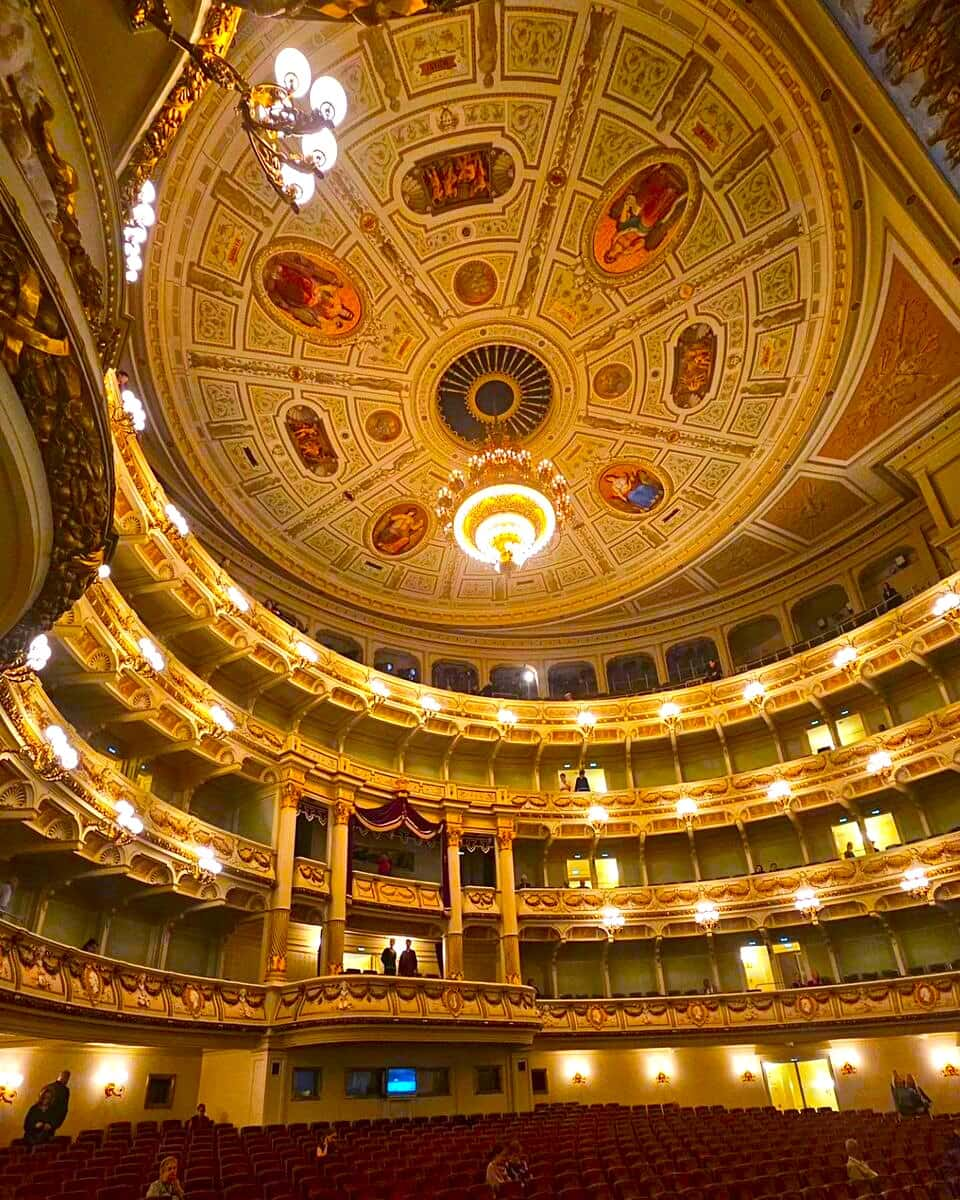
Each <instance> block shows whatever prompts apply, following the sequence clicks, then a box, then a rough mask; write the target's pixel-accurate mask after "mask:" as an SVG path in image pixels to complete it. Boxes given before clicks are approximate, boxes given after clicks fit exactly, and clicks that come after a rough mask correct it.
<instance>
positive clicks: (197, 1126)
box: [187, 1104, 213, 1133]
mask: <svg viewBox="0 0 960 1200" xmlns="http://www.w3.org/2000/svg"><path fill="white" fill-rule="evenodd" d="M187 1128H188V1129H189V1130H190V1132H191V1133H199V1132H200V1131H201V1130H203V1129H212V1128H213V1121H212V1120H211V1119H210V1118H209V1117H208V1116H207V1106H206V1105H205V1104H198V1105H197V1111H196V1112H195V1113H194V1114H193V1116H192V1117H191V1118H190V1120H189V1121H188V1122H187Z"/></svg>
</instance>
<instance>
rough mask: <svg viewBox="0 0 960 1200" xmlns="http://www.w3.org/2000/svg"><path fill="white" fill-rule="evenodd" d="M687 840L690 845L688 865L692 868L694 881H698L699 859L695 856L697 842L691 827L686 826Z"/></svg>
mask: <svg viewBox="0 0 960 1200" xmlns="http://www.w3.org/2000/svg"><path fill="white" fill-rule="evenodd" d="M687 840H688V841H689V843H690V863H691V865H692V866H693V877H694V879H697V880H699V879H700V859H699V857H698V855H697V841H696V838H695V837H694V833H693V825H692V824H691V825H688V826H687Z"/></svg>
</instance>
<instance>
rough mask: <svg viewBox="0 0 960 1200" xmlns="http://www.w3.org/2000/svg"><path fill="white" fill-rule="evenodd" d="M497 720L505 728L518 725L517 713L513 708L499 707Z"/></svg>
mask: <svg viewBox="0 0 960 1200" xmlns="http://www.w3.org/2000/svg"><path fill="white" fill-rule="evenodd" d="M497 721H498V722H499V723H500V725H501V726H503V728H504V729H508V728H509V727H510V726H511V725H516V723H517V714H516V713H515V712H514V711H513V709H512V708H498V709H497Z"/></svg>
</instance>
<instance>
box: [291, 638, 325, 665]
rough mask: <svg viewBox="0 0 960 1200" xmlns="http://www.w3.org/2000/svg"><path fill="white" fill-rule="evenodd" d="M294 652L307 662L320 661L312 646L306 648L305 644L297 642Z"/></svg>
mask: <svg viewBox="0 0 960 1200" xmlns="http://www.w3.org/2000/svg"><path fill="white" fill-rule="evenodd" d="M296 651H297V653H298V654H299V655H300V657H301V658H302V659H305V660H306V661H307V662H310V663H318V662H319V661H320V655H319V654H318V653H317V652H316V650H314V648H313V647H312V646H308V645H307V643H306V642H297V645H296Z"/></svg>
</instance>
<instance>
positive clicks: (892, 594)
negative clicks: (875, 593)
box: [882, 579, 903, 608]
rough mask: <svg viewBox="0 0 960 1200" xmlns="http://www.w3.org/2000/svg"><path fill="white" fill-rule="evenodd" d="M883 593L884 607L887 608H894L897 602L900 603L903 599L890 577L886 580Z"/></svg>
mask: <svg viewBox="0 0 960 1200" xmlns="http://www.w3.org/2000/svg"><path fill="white" fill-rule="evenodd" d="M882 594H883V603H884V607H886V608H892V607H893V606H894V605H895V604H900V603H901V601H902V600H903V597H902V596H901V595H900V593H899V592H898V591H897V589H896V588H895V587H894V586H893V584H892V583H891V582H890V581H889V579H886V580H884V583H883V589H882Z"/></svg>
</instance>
